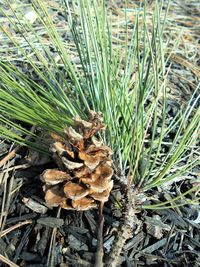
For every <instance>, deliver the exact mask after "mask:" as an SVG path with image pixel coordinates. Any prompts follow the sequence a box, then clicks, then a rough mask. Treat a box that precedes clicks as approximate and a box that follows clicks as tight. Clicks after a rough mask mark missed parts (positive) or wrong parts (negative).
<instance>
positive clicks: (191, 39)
mask: <svg viewBox="0 0 200 267" xmlns="http://www.w3.org/2000/svg"><path fill="white" fill-rule="evenodd" d="M108 2H109V3H108V5H109V7H112V8H113V9H114V10H115V12H116V13H118V12H119V10H120V9H119V7H120V5H122V4H121V1H108ZM133 2H134V4H133V5H135V6H137V4H138V2H139V1H133ZM0 4H1V5H3V4H2V3H0ZM49 6H50V7H51V8H52V14H53V15H54V16H56V19H57V24H58V28H59V27H60V28H62V23H63V18H62V16H61V15H60V13H59V10H58V5H57V2H56V1H55V2H54V1H49ZM148 8H149V13H151V9H152V8H153V1H149V5H148ZM199 10H200V5H199V3H198V1H181V0H179V1H172V3H171V5H170V8H169V15H168V20H167V28H166V33H165V34H166V36H167V35H171V37H172V39H173V38H175V36H176V32H177V28H179V29H180V41H179V45H178V47H177V49H176V51H175V52H174V53H173V54H172V55H171V58H170V63H171V69H170V72H169V80H168V81H167V82H168V106H167V109H168V115H169V117H170V116H174V114H175V113H176V111H177V109H179V108H180V107H182V106H184V105H185V104H186V103H187V102H188V99H189V98H190V96H191V94H192V93H193V91H194V89H195V87H196V86H197V84H198V78H199V74H200V68H199V65H200V62H199V51H200V50H199V46H200V39H199V36H200V32H199V20H200V19H199V15H200V11H199ZM27 14H28V10H27ZM119 14H120V12H119ZM0 19H1V22H2V23H3V24H4V25H5V27H6V26H7V25H8V24H9V23H8V21H7V20H6V18H5V17H1V18H0ZM149 23H150V22H149ZM175 28H176V29H175ZM13 34H17V33H15V32H14V31H13ZM41 34H42V33H41ZM176 37H177V36H176ZM46 42H48V40H46ZM1 43H2V44H1V48H0V54H1V58H2V57H3V56H4V57H5V54H6V47H7V43H6V42H3V41H2V40H1ZM7 56H8V55H7ZM55 56H56V55H55ZM9 57H10V59H11V60H16V58H15V51H14V50H13V54H9ZM19 61H20V60H19ZM19 64H20V62H19ZM14 147H15V146H14V144H12V143H11V142H8V141H5V140H3V139H2V140H1V142H0V159H1V160H4V163H5V164H4V165H3V166H2V169H1V172H0V177H1V187H0V203H1V216H0V226H1V232H0V235H1V239H0V261H1V263H0V266H27V267H45V266H51V267H53V266H60V267H67V266H72V267H75V266H77V267H79V266H94V255H95V251H96V244H97V232H96V231H97V229H98V224H99V222H98V211H97V210H90V211H86V212H74V211H67V210H63V209H60V208H53V209H49V208H47V207H46V205H45V203H44V201H43V197H44V196H43V191H42V186H43V184H42V182H41V180H40V175H41V173H42V172H43V171H44V170H45V169H47V168H50V167H51V168H52V166H54V164H55V163H54V162H53V160H52V158H50V157H47V156H44V155H42V154H39V153H37V152H35V153H33V152H31V151H29V150H27V149H26V148H23V147H20V148H19V149H17V150H16V153H14V155H13V157H10V159H7V158H6V160H5V157H6V155H7V154H9V153H10V151H13V148H14ZM9 155H10V154H9ZM197 171H198V172H199V170H197ZM196 177H197V176H196V175H194V176H191V177H188V178H187V179H184V181H183V180H182V181H180V180H178V179H177V180H176V181H174V182H173V183H171V184H168V185H166V187H164V188H162V189H161V188H158V189H155V190H151V191H149V192H148V194H149V196H151V199H152V200H148V202H146V203H145V204H146V205H151V203H156V200H158V199H159V200H162V201H167V200H169V199H171V198H172V197H176V196H178V195H179V194H180V192H182V191H184V190H186V189H189V188H190V187H191V184H194V183H196V182H198V181H197V180H196V179H197V178H196ZM113 179H114V181H115V185H114V189H113V191H112V194H111V198H110V200H109V201H108V202H107V203H106V204H105V207H104V210H103V214H104V218H105V224H104V236H103V242H104V243H103V244H104V253H105V259H106V256H107V255H108V254H109V252H110V249H111V245H112V243H113V241H114V239H115V236H116V233H117V229H118V226H119V225H120V224H121V221H122V220H123V216H124V211H123V208H122V207H123V204H125V203H124V194H125V193H124V190H123V186H121V184H120V181H119V180H118V179H117V178H116V177H114V178H113ZM195 196H198V192H195V193H194V192H191V193H190V195H189V197H190V198H191V200H192V199H194V197H195ZM140 197H141V198H142V197H145V196H143V195H141V196H140ZM118 203H121V205H118ZM179 204H181V200H180V202H179ZM137 205H138V206H137ZM137 205H136V206H137V207H138V208H137V210H138V213H136V214H137V220H138V221H137V225H136V227H135V228H134V229H133V231H132V237H131V238H130V239H128V240H127V242H126V244H125V246H124V247H123V252H122V253H121V259H120V261H121V263H119V266H128V267H130V266H138V267H139V266H151V267H153V266H166V267H168V266H169V267H172V266H174V267H176V266H182V267H183V266H185V267H187V266H188V267H189V266H191V267H196V266H199V262H200V231H199V229H200V209H199V202H198V201H196V202H195V203H192V201H191V203H187V204H186V205H184V206H180V207H176V208H173V209H160V210H150V209H144V208H143V207H140V199H138V203H137Z"/></svg>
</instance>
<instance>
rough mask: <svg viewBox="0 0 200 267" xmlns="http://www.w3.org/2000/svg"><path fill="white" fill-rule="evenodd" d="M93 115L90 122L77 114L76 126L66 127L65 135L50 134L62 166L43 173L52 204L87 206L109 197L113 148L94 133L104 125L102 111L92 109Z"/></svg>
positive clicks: (75, 207)
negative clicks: (62, 136)
mask: <svg viewBox="0 0 200 267" xmlns="http://www.w3.org/2000/svg"><path fill="white" fill-rule="evenodd" d="M90 116H91V117H90V120H89V122H87V121H84V120H81V119H80V118H75V122H76V126H75V127H74V128H72V127H68V128H66V129H65V130H64V132H65V134H66V139H63V138H61V137H60V136H57V135H55V134H52V135H51V136H52V138H53V140H54V141H55V142H54V143H53V146H52V148H51V151H52V152H53V153H55V154H56V156H57V157H58V158H59V161H60V163H61V164H62V167H63V170H62V171H61V170H58V169H48V170H45V171H44V172H43V174H42V175H41V179H42V181H44V182H45V189H44V190H45V201H46V203H47V204H48V205H49V206H52V207H57V206H60V207H62V208H64V209H72V210H88V209H91V208H96V207H97V205H98V202H99V201H100V202H106V201H108V198H109V195H110V191H111V189H112V187H113V181H112V180H111V178H112V175H113V169H112V160H111V155H112V150H111V149H110V148H109V147H108V146H106V145H104V144H103V142H102V141H100V140H98V139H96V137H95V136H94V135H95V134H96V133H97V132H98V131H99V130H101V129H105V126H104V124H103V122H102V117H101V114H100V113H96V112H94V111H91V113H90Z"/></svg>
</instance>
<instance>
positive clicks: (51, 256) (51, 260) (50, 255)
mask: <svg viewBox="0 0 200 267" xmlns="http://www.w3.org/2000/svg"><path fill="white" fill-rule="evenodd" d="M60 211H61V208H60V207H59V208H58V211H57V216H56V218H60ZM57 230H58V228H57V227H54V228H53V231H52V235H51V240H50V245H49V253H48V257H47V266H49V267H53V266H54V259H55V255H54V251H53V249H54V248H55V241H56V234H57Z"/></svg>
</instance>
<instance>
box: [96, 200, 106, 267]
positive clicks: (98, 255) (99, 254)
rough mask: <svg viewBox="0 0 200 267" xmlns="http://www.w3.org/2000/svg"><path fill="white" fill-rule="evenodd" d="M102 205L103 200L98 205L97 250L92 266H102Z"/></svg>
mask: <svg viewBox="0 0 200 267" xmlns="http://www.w3.org/2000/svg"><path fill="white" fill-rule="evenodd" d="M103 206H104V202H100V205H99V223H98V229H97V250H96V254H95V265H94V267H103V256H104V252H103V225H104V216H103Z"/></svg>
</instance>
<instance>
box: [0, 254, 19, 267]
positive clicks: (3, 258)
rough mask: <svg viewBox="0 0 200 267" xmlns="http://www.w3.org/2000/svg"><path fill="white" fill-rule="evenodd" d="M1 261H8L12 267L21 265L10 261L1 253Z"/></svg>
mask: <svg viewBox="0 0 200 267" xmlns="http://www.w3.org/2000/svg"><path fill="white" fill-rule="evenodd" d="M0 261H2V262H3V263H6V264H7V265H8V266H10V267H20V266H19V265H17V264H15V263H14V262H12V261H10V260H9V259H8V258H6V257H4V256H3V255H1V254H0Z"/></svg>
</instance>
